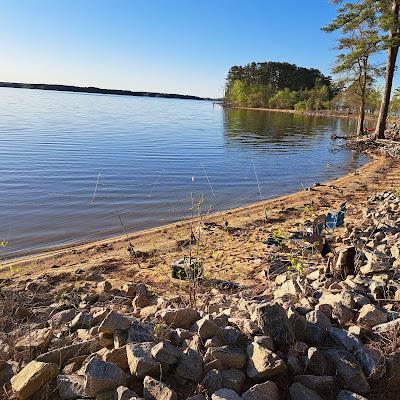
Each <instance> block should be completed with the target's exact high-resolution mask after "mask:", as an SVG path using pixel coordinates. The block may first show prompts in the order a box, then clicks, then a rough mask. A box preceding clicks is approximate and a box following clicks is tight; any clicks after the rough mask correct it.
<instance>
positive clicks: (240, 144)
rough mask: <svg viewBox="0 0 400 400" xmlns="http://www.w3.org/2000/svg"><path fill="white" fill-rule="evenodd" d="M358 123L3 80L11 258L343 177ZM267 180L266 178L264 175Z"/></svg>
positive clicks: (4, 229) (5, 211) (0, 197)
mask: <svg viewBox="0 0 400 400" xmlns="http://www.w3.org/2000/svg"><path fill="white" fill-rule="evenodd" d="M354 129H355V126H354V121H352V120H346V119H335V118H320V117H305V116H298V115H293V114H285V113H277V112H262V111H248V110H228V111H224V110H223V109H222V108H220V107H219V106H215V107H213V105H212V103H210V102H202V101H189V100H173V99H155V98H143V97H123V96H110V95H92V94H77V93H67V92H49V91H40V90H27V89H11V88H0V171H1V174H0V241H2V240H6V241H8V244H7V246H6V247H4V248H3V249H1V250H0V251H1V252H2V254H3V256H4V255H8V256H18V255H23V254H26V253H30V252H34V251H37V250H39V249H43V248H48V247H56V246H60V245H64V244H67V243H79V242H87V241H91V240H95V239H99V238H104V237H108V236H112V235H115V234H121V233H122V232H121V225H120V222H119V218H118V215H117V212H116V210H118V213H119V214H120V216H121V218H122V220H123V223H124V224H125V225H126V227H127V229H128V231H137V230H141V229H146V228H150V227H154V226H157V225H160V224H165V223H168V222H172V221H177V220H179V219H180V218H182V217H183V216H185V215H187V214H188V212H189V208H190V205H191V201H192V200H191V199H192V198H193V199H194V201H195V202H197V201H198V200H199V198H200V197H201V196H203V197H204V199H205V208H204V209H205V210H208V209H209V208H210V207H211V209H212V210H215V211H217V210H220V209H227V208H231V207H235V206H239V205H243V204H247V203H251V202H254V201H257V200H259V199H260V198H263V199H264V198H270V197H273V196H276V195H281V194H286V193H290V192H294V191H296V190H299V189H301V188H302V185H304V186H307V185H311V184H313V183H314V182H322V181H326V180H328V179H332V178H335V177H338V176H340V175H343V174H345V173H347V172H348V171H350V170H353V169H355V168H356V167H358V166H360V165H361V164H363V163H365V162H366V161H367V159H366V158H365V157H363V156H359V155H356V154H354V153H352V152H351V151H349V150H343V149H341V150H339V149H338V148H337V146H338V141H336V142H333V141H332V140H331V139H330V136H331V134H332V133H333V132H336V133H337V134H340V135H342V134H345V133H347V132H349V131H350V130H354ZM257 180H258V184H257Z"/></svg>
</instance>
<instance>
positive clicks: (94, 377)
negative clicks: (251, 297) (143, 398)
mask: <svg viewBox="0 0 400 400" xmlns="http://www.w3.org/2000/svg"><path fill="white" fill-rule="evenodd" d="M82 373H83V374H84V376H85V391H86V393H87V394H88V395H89V396H92V397H94V396H96V395H97V394H98V393H103V392H107V391H109V390H112V389H116V388H117V387H118V386H121V385H122V386H126V385H127V382H128V377H127V375H126V374H125V372H124V371H122V369H121V368H119V367H118V366H117V365H115V364H113V363H109V362H105V361H102V360H99V359H98V358H96V357H93V358H92V359H91V360H90V361H89V362H88V363H87V364H86V365H85V366H84V368H83V371H82Z"/></svg>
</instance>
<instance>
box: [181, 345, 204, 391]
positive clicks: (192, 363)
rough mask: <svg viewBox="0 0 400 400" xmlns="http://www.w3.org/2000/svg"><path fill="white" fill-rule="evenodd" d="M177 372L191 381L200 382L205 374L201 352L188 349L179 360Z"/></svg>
mask: <svg viewBox="0 0 400 400" xmlns="http://www.w3.org/2000/svg"><path fill="white" fill-rule="evenodd" d="M175 372H176V374H177V375H178V376H179V377H181V378H183V379H186V380H188V381H191V382H196V383H197V382H200V381H201V378H202V376H203V360H202V358H201V357H200V355H199V353H197V352H196V351H194V350H192V349H186V350H185V351H184V352H183V353H182V356H181V358H180V360H179V362H178V365H177V366H176V370H175Z"/></svg>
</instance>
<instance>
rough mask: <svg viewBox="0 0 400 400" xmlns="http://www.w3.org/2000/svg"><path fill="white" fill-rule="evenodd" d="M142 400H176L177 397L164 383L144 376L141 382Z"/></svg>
mask: <svg viewBox="0 0 400 400" xmlns="http://www.w3.org/2000/svg"><path fill="white" fill-rule="evenodd" d="M143 399H144V400H176V399H177V395H176V393H175V391H174V390H172V389H171V388H169V387H168V386H167V385H166V384H165V383H162V382H160V381H157V380H156V379H153V378H152V377H150V376H146V377H145V378H144V381H143Z"/></svg>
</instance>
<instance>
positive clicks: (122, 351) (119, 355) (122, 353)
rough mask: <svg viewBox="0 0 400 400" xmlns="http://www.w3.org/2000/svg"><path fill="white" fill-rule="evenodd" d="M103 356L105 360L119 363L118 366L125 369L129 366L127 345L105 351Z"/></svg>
mask: <svg viewBox="0 0 400 400" xmlns="http://www.w3.org/2000/svg"><path fill="white" fill-rule="evenodd" d="M101 358H102V360H103V361H106V362H111V363H114V364H116V365H118V367H120V368H121V369H122V370H124V371H125V370H127V369H128V368H129V364H128V354H127V353H126V346H123V347H120V348H119V349H112V350H109V351H107V352H105V353H104V354H103V355H102V357H101Z"/></svg>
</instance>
